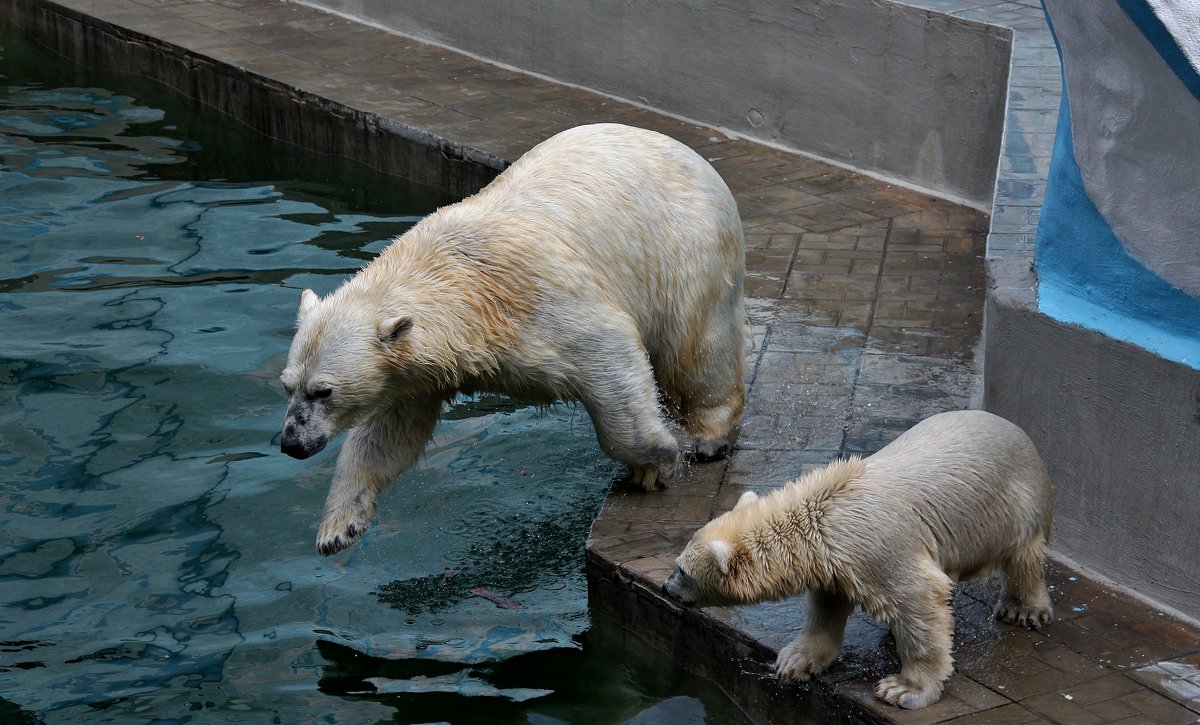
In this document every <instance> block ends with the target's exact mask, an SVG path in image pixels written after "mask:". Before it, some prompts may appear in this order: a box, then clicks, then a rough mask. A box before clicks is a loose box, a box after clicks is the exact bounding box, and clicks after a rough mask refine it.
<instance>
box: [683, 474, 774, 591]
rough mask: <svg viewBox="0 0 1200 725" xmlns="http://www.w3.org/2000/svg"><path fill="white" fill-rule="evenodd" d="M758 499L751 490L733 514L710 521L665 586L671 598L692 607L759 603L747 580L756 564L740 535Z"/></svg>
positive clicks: (740, 500)
mask: <svg viewBox="0 0 1200 725" xmlns="http://www.w3.org/2000/svg"><path fill="white" fill-rule="evenodd" d="M757 500H758V496H757V495H755V493H754V492H753V491H747V492H746V493H744V494H742V497H741V498H740V499H739V500H738V503H737V506H734V508H733V510H732V511H729V512H728V513H725V514H722V515H721V516H718V517H717V518H715V519H713V520H712V521H709V522H708V523H707V524H706V525H705V526H704V527H703V528H701V529H700V530H699V531H697V532H696V534H695V535H694V536H692V540H691V541H689V542H688V545H687V547H686V548H684V550H683V553H682V554H680V555H679V558H677V559H676V560H675V570H674V571H672V572H671V576H669V577H668V578H667V581H666V583H665V584H663V591H664V592H665V593H666V595H667V596H668V597H670V598H671V599H674V600H675V601H677V602H679V603H680V604H683V605H686V606H689V607H690V606H698V607H707V606H714V605H718V606H719V605H728V604H745V603H747V602H750V601H756V598H755V597H753V596H752V594H751V591H750V582H748V581H747V575H748V574H750V573H751V572H750V571H749V569H751V568H752V564H753V562H752V561H751V555H750V552H749V550H748V549H747V548H746V545H745V544H744V543H743V542H742V537H741V535H740V534H741V532H742V531H743V530H744V527H745V518H746V517H745V514H746V507H748V506H749V505H750V504H752V503H754V502H755V501H757Z"/></svg>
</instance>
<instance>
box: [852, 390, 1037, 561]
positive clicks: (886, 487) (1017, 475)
mask: <svg viewBox="0 0 1200 725" xmlns="http://www.w3.org/2000/svg"><path fill="white" fill-rule="evenodd" d="M866 465H867V471H868V474H867V476H868V478H869V481H870V489H869V492H867V493H864V495H863V497H862V498H860V505H861V506H863V507H864V508H865V509H866V510H867V512H868V514H869V515H872V516H875V517H876V518H877V520H879V521H880V522H884V523H883V524H882V526H881V528H883V529H892V536H893V538H894V540H895V539H899V538H904V536H905V535H907V534H909V533H919V534H921V537H920V538H921V541H922V545H932V546H933V547H934V548H936V549H937V550H938V554H939V556H940V557H941V559H942V563H943V565H944V566H945V567H946V569H947V570H948V571H955V572H960V573H967V572H970V571H971V570H973V569H974V568H976V567H977V566H984V565H986V564H988V563H989V562H993V561H995V560H996V559H997V558H999V557H1000V556H1001V555H1002V553H1003V552H1004V551H1006V550H1008V549H1010V548H1012V547H1014V546H1018V545H1020V544H1022V543H1024V542H1027V541H1029V540H1031V539H1032V538H1034V537H1036V536H1045V537H1047V538H1048V537H1049V533H1050V520H1051V514H1052V506H1053V491H1052V489H1051V486H1050V479H1049V476H1048V475H1047V473H1046V469H1045V466H1044V464H1043V463H1042V460H1041V457H1040V456H1039V455H1038V453H1037V450H1036V448H1034V445H1033V443H1032V441H1030V440H1029V437H1028V436H1027V435H1025V433H1024V432H1023V431H1022V430H1021V429H1020V428H1019V427H1017V426H1016V425H1014V424H1013V423H1010V422H1009V421H1007V420H1005V419H1003V418H1001V417H999V416H996V415H993V414H991V413H987V412H984V411H955V412H951V413H941V414H939V415H935V416H933V417H931V418H928V419H926V420H924V421H922V422H921V423H919V424H917V425H916V426H914V427H913V428H911V429H910V430H908V431H906V432H905V433H904V434H903V435H901V436H900V437H899V438H897V439H896V440H895V441H893V442H892V443H891V444H889V445H888V446H886V447H885V448H883V449H882V450H881V451H879V452H878V453H876V454H875V455H873V456H871V457H869V458H867V459H866ZM913 525H916V526H917V530H916V531H913V530H912V526H913ZM886 541H887V538H886V535H885V534H881V543H884V544H885V545H886Z"/></svg>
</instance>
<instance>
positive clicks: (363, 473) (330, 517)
mask: <svg viewBox="0 0 1200 725" xmlns="http://www.w3.org/2000/svg"><path fill="white" fill-rule="evenodd" d="M441 407H442V406H441V399H440V398H439V399H436V400H426V401H422V402H420V403H416V402H413V403H408V404H405V405H401V406H399V407H396V408H393V409H391V410H385V411H379V412H376V413H373V414H371V415H370V416H369V417H368V418H367V419H366V420H365V421H363V422H362V423H361V424H360V425H358V426H356V427H355V428H353V429H352V430H351V431H350V433H349V435H348V436H347V437H346V443H345V445H343V446H342V451H341V453H340V454H339V455H338V462H337V468H336V470H335V471H334V474H333V483H332V484H331V485H330V487H329V496H328V497H326V499H325V512H324V514H322V516H321V528H320V530H319V531H318V532H317V552H318V553H320V554H321V555H322V556H329V555H330V554H336V553H337V552H339V551H341V550H342V549H345V548H346V547H348V546H350V544H352V543H354V540H355V539H357V538H358V537H359V536H360V535H361V534H362V533H363V532H364V531H366V530H367V529H368V528H370V526H371V520H372V519H374V518H375V499H376V498H377V497H378V496H379V493H380V492H381V491H383V489H384V488H386V487H387V486H388V484H390V483H391V482H392V481H394V480H396V477H397V476H399V475H400V474H401V473H403V472H404V469H406V468H408V467H409V466H410V465H411V464H412V462H413V461H414V460H415V459H416V457H417V456H418V455H419V454H420V453H421V451H423V450H424V449H425V444H426V443H428V442H429V439H430V438H431V437H432V436H433V427H434V425H436V424H437V419H438V414H439V413H440V412H441Z"/></svg>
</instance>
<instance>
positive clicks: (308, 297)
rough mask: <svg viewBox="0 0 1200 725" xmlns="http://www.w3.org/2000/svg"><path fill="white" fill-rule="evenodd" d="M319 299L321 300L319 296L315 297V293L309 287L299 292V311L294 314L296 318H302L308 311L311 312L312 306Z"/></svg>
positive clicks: (314, 305)
mask: <svg viewBox="0 0 1200 725" xmlns="http://www.w3.org/2000/svg"><path fill="white" fill-rule="evenodd" d="M320 301H321V298H320V297H317V293H316V292H313V291H312V290H310V289H306V290H304V291H303V292H301V293H300V312H299V314H297V315H296V319H297V320H303V319H304V318H305V317H306V316H307V315H308V313H310V312H312V310H313V308H314V307H316V306H317V303H318V302H320Z"/></svg>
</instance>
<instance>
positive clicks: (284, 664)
mask: <svg viewBox="0 0 1200 725" xmlns="http://www.w3.org/2000/svg"><path fill="white" fill-rule="evenodd" d="M0 48H2V50H0V382H2V385H0V501H2V506H0V698H2V699H0V721H2V722H9V721H13V722H20V721H22V720H26V721H37V720H44V721H46V722H79V721H86V722H150V721H156V722H181V723H182V722H281V723H292V722H373V721H379V720H383V721H392V720H395V721H400V722H430V721H447V722H455V723H459V722H529V723H556V722H578V723H604V722H614V723H619V722H633V723H655V722H661V723H677V722H710V723H716V722H742V721H743V719H742V716H741V715H740V713H739V712H738V710H737V709H736V707H734V706H733V705H732V703H730V702H729V701H728V700H727V699H726V698H725V697H724V696H723V695H722V694H721V693H720V692H719V691H718V690H716V688H714V687H713V686H711V685H710V684H708V683H706V682H704V681H702V680H697V679H695V678H692V677H689V676H687V675H686V674H684V673H683V672H682V671H681V670H679V669H678V668H676V667H675V666H674V665H673V664H672V663H671V661H670V660H669V659H668V658H664V657H662V656H659V655H654V654H651V653H649V652H643V651H640V650H639V649H638V648H630V647H627V646H625V645H623V644H620V643H619V640H620V638H619V637H617V636H611V637H610V636H606V635H605V634H604V632H603V631H594V630H593V631H589V619H588V612H587V601H586V585H585V581H584V575H583V546H584V541H585V538H586V535H587V529H588V526H589V524H590V523H591V520H592V518H593V517H594V515H595V513H596V511H597V510H598V508H599V506H600V504H601V502H602V500H603V497H604V494H605V491H606V489H607V487H608V483H609V481H610V479H611V477H612V475H613V474H614V472H615V466H614V464H612V463H611V462H610V461H608V460H607V459H606V458H605V457H604V456H603V455H602V453H601V452H600V450H599V448H598V446H597V444H596V442H595V438H594V435H593V431H592V428H591V424H590V422H589V420H588V418H587V416H586V415H585V414H584V413H583V412H582V410H581V409H576V408H574V407H570V406H560V407H556V408H551V409H549V410H537V409H532V408H524V407H520V406H516V405H513V404H511V403H510V402H509V401H506V400H504V399H500V398H490V397H480V398H474V399H461V400H457V401H455V402H454V404H453V405H451V406H450V407H449V409H448V410H447V412H446V416H445V420H444V422H443V423H442V424H441V425H440V426H439V428H438V430H437V433H436V435H435V438H434V441H433V443H432V445H431V446H430V448H429V449H428V451H427V454H426V455H425V456H424V457H423V458H422V459H421V460H420V462H419V464H418V465H417V466H416V467H414V469H412V470H410V471H409V472H408V473H406V474H405V475H404V476H403V478H402V479H401V480H400V481H399V482H398V483H397V485H396V486H395V487H394V488H393V489H392V490H391V491H390V492H389V493H388V494H386V495H385V496H384V497H383V498H382V499H381V502H380V507H379V519H378V521H377V522H376V524H375V526H374V527H373V528H372V529H371V530H370V531H369V532H368V533H367V534H366V536H365V537H364V539H363V540H362V541H361V543H359V544H358V545H356V546H355V547H354V548H353V549H352V550H351V551H350V552H349V553H347V554H342V555H339V556H337V557H334V558H331V559H324V558H321V557H319V556H317V555H316V554H315V553H314V550H313V544H314V537H315V529H316V525H317V521H318V517H319V514H320V509H321V504H322V502H323V500H324V496H325V491H326V489H327V486H328V482H329V478H330V475H331V473H332V468H333V463H334V460H335V456H336V446H331V448H330V450H329V451H327V452H325V453H322V454H321V455H319V456H317V457H316V458H314V459H310V460H308V461H295V460H293V459H290V458H288V457H287V456H284V455H282V454H280V453H279V452H278V435H279V427H280V424H281V422H282V418H283V412H284V406H285V398H284V395H283V392H282V390H281V389H280V386H279V384H278V382H277V376H278V374H279V372H280V370H281V368H282V366H283V363H284V359H285V356H286V353H287V347H288V343H289V341H290V339H291V334H292V321H293V319H294V316H295V308H296V305H297V302H298V299H299V293H300V290H302V289H304V288H305V287H312V288H313V289H315V290H316V291H318V292H319V293H321V294H324V293H326V292H328V291H330V290H332V289H333V288H334V287H335V286H336V285H337V284H339V283H340V282H341V280H343V279H344V278H345V277H346V276H347V275H349V274H352V273H353V272H354V270H356V269H357V268H359V267H360V266H362V265H363V264H364V263H365V261H366V260H368V259H370V258H371V257H372V256H373V254H375V253H377V252H378V251H379V250H380V249H381V248H382V247H383V246H384V245H385V244H386V240H387V239H388V238H389V237H392V236H394V235H396V234H399V233H402V232H403V231H405V230H406V229H407V228H409V227H410V226H411V225H412V224H413V223H415V221H416V220H417V219H419V218H420V217H421V215H423V214H426V213H428V212H430V211H432V210H433V209H434V208H436V207H437V206H438V205H441V204H446V203H450V202H452V201H454V200H453V199H450V198H447V197H446V196H444V195H443V194H441V193H439V192H437V191H435V190H432V189H428V188H423V187H420V186H416V185H413V184H410V183H406V182H404V181H402V180H399V179H396V178H392V177H386V176H383V175H380V174H376V173H373V172H371V171H369V170H367V169H364V168H362V167H358V166H355V165H352V164H349V163H346V162H341V161H338V160H335V159H328V158H322V157H317V156H314V155H311V154H307V153H304V152H302V151H301V150H299V149H297V148H295V147H291V146H286V145H282V144H276V143H272V142H270V141H269V140H267V139H264V138H262V137H260V136H257V135H255V134H253V133H251V132H249V131H247V130H245V129H243V128H241V127H239V126H238V125H237V124H236V123H235V122H233V121H231V120H229V119H225V118H221V117H217V116H214V115H212V114H210V113H207V112H205V111H204V110H203V109H199V108H196V107H194V106H193V105H191V104H190V103H189V102H187V101H185V100H182V99H179V98H175V97H172V96H170V95H168V94H165V93H164V92H162V91H161V90H160V89H158V88H157V87H154V86H147V85H146V84H144V82H142V81H139V80H138V79H135V78H129V77H119V76H109V75H102V74H98V73H94V72H88V71H86V70H83V69H79V68H76V67H74V66H71V65H69V64H65V63H63V62H60V61H59V60H58V59H56V58H53V57H51V56H48V55H47V54H45V53H43V52H41V51H39V50H37V49H35V48H32V47H31V46H29V45H27V44H24V43H22V42H18V40H17V39H16V38H15V37H14V36H13V35H12V34H11V33H8V32H5V33H4V34H0ZM472 589H476V590H477V591H480V590H481V591H483V592H484V593H486V594H487V595H488V596H483V597H481V596H478V595H477V594H473V593H472V592H471V590H472ZM497 600H498V601H500V602H501V604H503V605H504V606H498V605H497V603H496V601H497ZM614 642H615V643H614Z"/></svg>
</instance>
